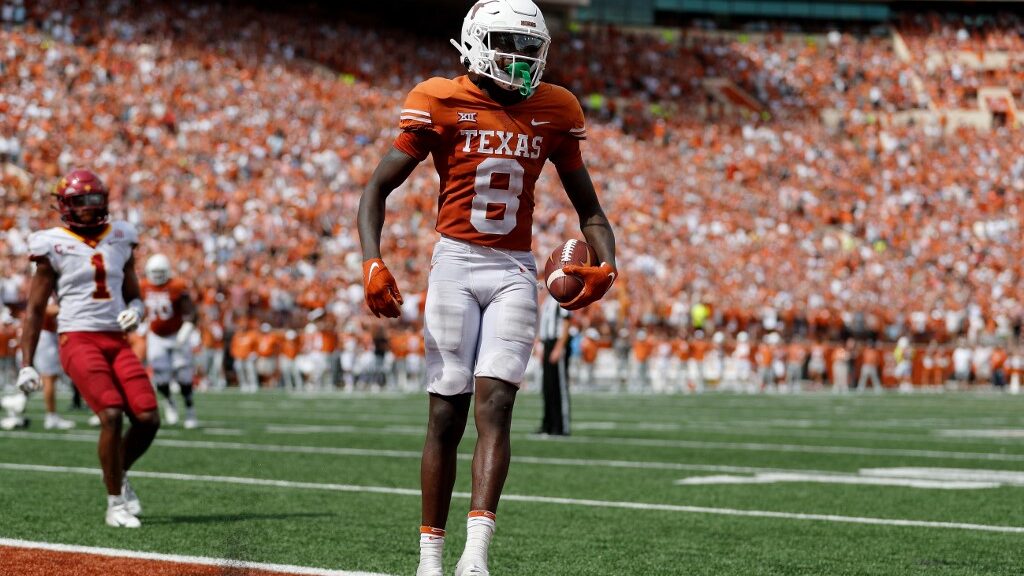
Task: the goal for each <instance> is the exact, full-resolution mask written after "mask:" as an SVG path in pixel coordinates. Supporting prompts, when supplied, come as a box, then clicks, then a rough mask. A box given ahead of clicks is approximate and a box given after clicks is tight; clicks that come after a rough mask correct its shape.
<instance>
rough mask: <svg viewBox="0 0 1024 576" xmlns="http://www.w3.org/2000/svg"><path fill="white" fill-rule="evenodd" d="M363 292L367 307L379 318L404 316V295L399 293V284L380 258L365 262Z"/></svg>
mask: <svg viewBox="0 0 1024 576" xmlns="http://www.w3.org/2000/svg"><path fill="white" fill-rule="evenodd" d="M363 292H364V294H365V296H366V305H367V306H369V307H370V311H371V312H373V315H374V316H376V317H377V318H380V317H381V315H384V316H386V317H388V318H398V317H399V316H400V315H401V314H402V309H401V306H402V294H401V292H399V291H398V283H397V282H395V277H394V276H392V275H391V272H388V267H387V266H385V265H384V261H383V260H381V259H380V258H373V259H371V260H366V261H364V262H363Z"/></svg>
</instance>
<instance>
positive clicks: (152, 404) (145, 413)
mask: <svg viewBox="0 0 1024 576" xmlns="http://www.w3.org/2000/svg"><path fill="white" fill-rule="evenodd" d="M112 366H113V369H114V373H115V374H116V375H117V379H118V380H119V381H120V383H121V389H122V391H123V395H124V402H125V404H126V405H127V406H128V409H127V410H126V412H125V413H126V415H127V416H128V419H129V420H130V421H131V427H130V428H128V431H127V432H126V433H125V434H124V436H123V438H121V443H120V451H121V465H122V468H123V470H124V476H123V478H122V484H121V493H122V496H123V498H124V501H125V505H126V507H127V509H128V511H129V512H131V513H132V514H133V515H135V516H138V515H140V514H142V503H141V502H140V501H139V498H138V496H137V495H136V494H135V490H134V489H133V488H132V485H131V483H130V482H129V481H128V471H129V470H130V469H131V467H132V465H133V464H135V462H136V461H137V460H138V459H139V458H140V457H141V456H142V455H143V454H145V453H146V450H148V449H149V446H150V445H151V444H152V443H153V438H154V437H156V433H157V431H158V430H159V429H160V413H159V411H158V409H157V400H156V396H155V395H154V394H153V386H152V384H150V382H149V377H148V376H147V375H146V370H145V368H144V367H143V366H142V363H141V362H140V361H139V358H138V356H136V355H135V353H134V352H132V350H131V348H130V347H129V346H127V344H125V345H124V346H123V347H122V348H121V349H120V350H118V351H117V353H116V355H115V356H114V360H113V363H112Z"/></svg>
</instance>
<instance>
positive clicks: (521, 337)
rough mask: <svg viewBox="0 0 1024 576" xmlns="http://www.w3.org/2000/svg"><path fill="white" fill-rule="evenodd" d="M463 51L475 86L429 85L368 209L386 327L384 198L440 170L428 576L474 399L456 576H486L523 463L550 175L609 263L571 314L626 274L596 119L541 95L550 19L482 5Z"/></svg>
mask: <svg viewBox="0 0 1024 576" xmlns="http://www.w3.org/2000/svg"><path fill="white" fill-rule="evenodd" d="M452 42H453V44H455V46H456V48H457V49H458V50H459V53H460V55H461V60H462V63H463V64H464V65H465V66H466V67H467V69H468V70H469V74H468V75H467V76H460V77H458V78H456V79H454V80H450V79H445V78H431V79H430V80H427V81H425V82H423V83H421V84H419V85H418V86H416V87H415V88H414V89H413V90H412V91H411V92H410V93H409V95H408V97H407V98H406V101H405V104H404V106H403V107H402V111H401V114H400V122H399V128H400V129H401V133H400V135H399V136H398V138H397V139H396V140H395V142H394V146H393V148H392V149H391V150H390V151H389V152H388V154H387V155H386V156H385V157H384V158H383V159H382V160H381V162H380V164H379V165H378V167H377V169H376V171H375V172H374V174H373V176H372V178H371V180H370V182H369V183H368V185H367V187H366V189H365V192H364V193H363V197H362V200H361V201H360V204H359V237H360V241H361V243H362V250H363V259H364V262H363V281H364V288H365V292H366V303H367V305H368V306H369V308H370V310H371V311H372V312H373V313H374V314H376V315H377V316H381V315H383V316H386V317H389V318H395V317H397V316H399V314H400V307H401V304H402V296H401V293H400V292H399V290H398V286H397V283H396V282H395V279H394V277H393V276H392V275H391V273H390V272H388V269H387V267H386V266H385V265H384V261H383V260H382V259H381V253H380V238H381V230H382V228H383V225H384V213H385V210H384V207H385V199H386V198H387V196H388V195H389V194H390V193H391V192H392V191H393V190H394V189H395V188H397V187H398V186H399V185H400V184H401V183H402V182H404V181H405V179H406V178H408V177H409V175H410V174H411V173H412V171H413V169H414V168H415V167H416V165H417V164H419V163H420V162H421V161H423V160H424V159H426V157H427V156H428V155H433V158H434V167H435V168H436V170H437V172H438V176H439V177H440V197H439V199H438V219H437V226H436V229H437V231H438V232H439V233H440V234H441V239H440V241H439V242H438V243H437V246H436V247H435V249H434V254H433V257H432V259H431V263H430V266H431V268H430V277H429V286H428V290H427V299H426V308H425V311H424V315H425V324H424V344H425V348H426V353H425V356H426V369H427V380H428V386H427V392H428V393H429V398H430V407H429V416H428V423H427V437H426V442H425V444H424V447H423V459H422V461H421V469H420V483H421V489H422V494H423V496H422V521H421V526H420V564H419V567H418V569H417V572H416V573H417V575H418V576H440V575H441V574H443V568H442V566H441V553H442V548H443V544H444V534H445V525H446V523H447V520H448V509H449V506H450V504H451V496H452V489H453V487H454V483H455V473H456V466H457V450H458V446H459V442H460V441H461V439H462V436H463V433H464V432H465V428H466V422H467V419H468V415H469V407H470V401H471V399H472V395H473V394H474V392H475V394H476V396H477V397H476V403H475V413H474V416H475V421H476V427H477V432H478V437H477V443H476V450H475V454H474V457H473V464H472V474H473V478H472V486H473V488H472V498H471V502H470V512H469V518H468V520H467V540H466V547H465V550H464V551H463V553H462V557H461V558H460V560H459V562H458V565H457V566H456V569H455V573H456V575H457V576H470V575H473V576H481V575H486V574H489V572H488V565H487V555H488V548H489V545H490V540H491V537H492V535H493V533H494V527H495V519H496V512H497V509H498V500H499V498H500V496H501V491H502V488H503V486H504V484H505V478H506V477H507V475H508V468H509V462H510V457H511V447H510V440H509V430H510V427H511V422H512V407H513V404H514V402H515V398H516V392H517V391H518V390H519V387H520V385H521V383H522V381H523V374H524V372H525V370H526V365H527V362H528V360H529V358H530V353H531V351H532V349H533V345H534V340H535V338H536V332H537V320H538V317H537V283H536V278H537V268H536V263H535V261H534V258H533V254H532V252H531V249H532V246H531V240H532V228H533V208H534V204H535V201H534V200H535V199H534V184H535V183H536V181H537V178H538V177H539V176H540V173H541V170H542V168H543V167H544V164H545V163H546V162H547V161H548V160H551V162H552V163H553V164H554V165H555V167H556V168H557V170H558V176H559V178H560V180H561V182H562V185H563V186H564V188H565V191H566V193H567V194H568V196H569V199H570V200H571V202H572V204H573V206H574V207H575V208H576V211H577V213H578V215H579V218H580V228H581V230H582V232H583V235H584V236H585V237H586V239H587V241H588V242H589V243H590V244H591V245H592V246H593V247H594V249H595V250H596V252H597V255H598V257H599V261H600V262H601V264H600V266H588V267H577V266H572V267H566V268H565V269H564V271H565V272H566V273H568V274H577V275H579V276H581V277H582V278H583V279H584V283H585V287H584V289H583V291H582V293H581V294H580V296H579V297H578V298H577V299H575V300H574V301H572V302H570V303H568V304H566V305H565V306H566V307H567V308H570V309H578V308H582V307H584V306H586V305H588V304H590V303H592V302H595V301H597V300H599V299H600V298H601V297H602V296H604V294H605V292H607V290H608V289H609V288H610V287H611V285H612V282H613V281H614V279H615V274H616V272H615V239H614V235H613V233H612V229H611V226H610V225H609V223H608V219H607V218H606V217H605V214H604V212H603V211H602V209H601V205H600V203H599V202H598V199H597V194H596V192H595V190H594V185H593V183H592V182H591V180H590V175H589V173H588V172H587V169H586V166H585V165H584V162H583V157H582V154H581V152H580V141H581V140H583V139H584V138H585V137H586V127H585V124H584V118H583V110H582V109H581V107H580V104H579V101H578V100H576V98H575V97H574V96H573V95H572V94H571V93H569V92H568V91H567V90H565V89H563V88H561V87H558V86H554V85H551V84H546V83H542V82H541V81H540V78H541V74H542V72H543V71H544V66H545V59H546V56H547V51H548V45H549V43H550V37H549V35H548V31H547V26H546V25H545V23H544V17H543V15H542V14H541V12H540V10H539V9H538V8H537V6H536V5H535V4H534V3H533V2H531V1H530V0H486V1H481V2H477V3H476V4H475V5H474V6H473V7H472V8H471V9H470V11H469V14H468V15H467V16H466V19H465V21H464V22H463V28H462V36H461V41H454V40H453V41H452Z"/></svg>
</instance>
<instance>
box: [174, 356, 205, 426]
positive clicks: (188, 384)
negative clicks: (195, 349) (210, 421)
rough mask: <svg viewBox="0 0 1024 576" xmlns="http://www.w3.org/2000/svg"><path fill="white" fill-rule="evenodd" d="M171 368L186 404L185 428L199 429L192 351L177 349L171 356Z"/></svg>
mask: <svg viewBox="0 0 1024 576" xmlns="http://www.w3.org/2000/svg"><path fill="white" fill-rule="evenodd" d="M171 367H172V369H173V377H174V381H175V382H176V383H177V384H178V388H179V389H180V390H181V397H182V399H183V400H184V402H185V423H184V427H185V428H186V429H188V430H191V429H194V428H197V427H198V426H199V420H198V419H197V418H196V408H195V400H194V398H193V386H192V383H193V381H194V379H195V357H194V356H193V354H192V350H191V349H190V348H181V347H178V348H175V349H174V350H173V352H172V354H171Z"/></svg>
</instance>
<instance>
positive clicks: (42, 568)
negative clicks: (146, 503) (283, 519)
mask: <svg viewBox="0 0 1024 576" xmlns="http://www.w3.org/2000/svg"><path fill="white" fill-rule="evenodd" d="M0 574H17V575H18V576H185V575H187V576H295V573H294V572H268V571H265V570H258V569H254V568H247V567H243V566H238V567H236V566H232V565H231V564H230V562H228V561H225V563H224V565H223V566H203V565H200V564H182V563H178V562H165V561H163V560H144V559H141V558H112V557H110V556H99V555H97V554H82V553H78V552H52V551H50V550H30V549H24V548H7V547H2V548H0Z"/></svg>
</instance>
